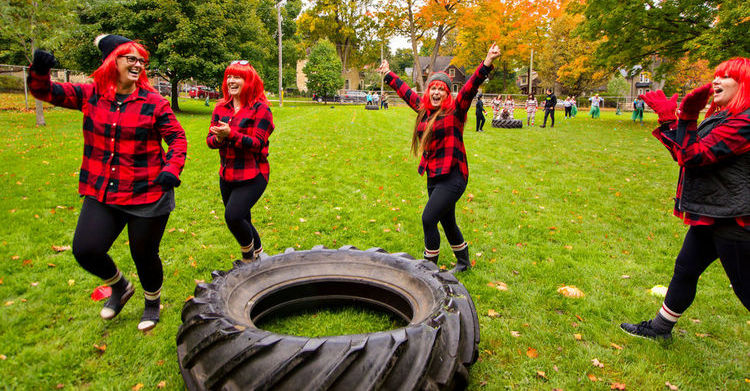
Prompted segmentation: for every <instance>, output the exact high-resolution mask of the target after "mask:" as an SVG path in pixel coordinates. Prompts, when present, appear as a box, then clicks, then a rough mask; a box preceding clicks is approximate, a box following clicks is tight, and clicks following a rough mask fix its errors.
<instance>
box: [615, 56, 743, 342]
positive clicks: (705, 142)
mask: <svg viewBox="0 0 750 391" xmlns="http://www.w3.org/2000/svg"><path fill="white" fill-rule="evenodd" d="M711 94H713V95H714V98H713V102H712V103H711V106H710V107H709V109H708V112H707V113H706V118H705V119H704V120H703V122H701V123H700V125H698V121H697V120H698V117H699V116H700V112H701V110H703V108H704V107H706V103H707V102H708V99H709V97H710V96H711ZM641 97H642V98H643V100H644V101H645V102H646V104H648V105H649V107H651V108H652V109H653V110H654V112H655V113H656V114H657V115H658V116H659V117H658V118H659V127H657V128H656V129H655V130H654V132H653V135H654V137H656V138H657V139H658V140H659V141H661V143H662V144H664V146H665V147H666V148H667V150H669V152H670V154H671V155H672V157H673V158H674V160H676V161H677V164H678V165H679V166H680V175H679V179H678V182H677V196H676V197H675V207H674V214H675V216H677V217H679V218H681V219H682V221H683V222H684V223H685V224H687V225H689V226H690V228H688V231H687V233H686V234H685V240H684V242H683V244H682V249H681V250H680V252H679V254H678V255H677V259H676V260H675V266H674V273H673V274H672V280H671V281H670V283H669V289H668V290H667V295H666V297H665V298H664V302H663V303H662V305H661V308H660V309H659V311H658V312H657V314H656V316H655V317H654V318H653V319H650V320H645V321H642V322H640V323H636V324H632V323H622V324H621V325H620V327H621V328H622V330H624V331H625V332H627V333H629V334H631V335H635V336H638V337H646V338H653V339H668V338H671V336H672V329H673V328H674V326H675V324H676V323H677V321H678V320H679V319H680V317H681V316H682V315H683V314H684V312H685V311H686V310H687V309H688V307H690V305H691V304H692V303H693V300H694V299H695V295H696V291H697V286H698V279H699V278H700V276H701V274H703V272H704V271H705V270H706V268H707V267H708V266H709V265H710V264H711V263H713V262H714V261H715V260H716V258H718V259H719V260H721V265H722V266H723V267H724V272H725V273H726V274H727V277H729V282H730V283H731V284H732V289H733V290H734V293H735V295H737V297H738V298H739V299H740V302H741V303H742V305H744V306H745V308H747V309H748V310H750V278H748V276H750V192H748V183H750V137H748V136H749V135H750V59H748V58H742V57H737V58H733V59H731V60H728V61H724V62H722V63H721V64H719V65H718V66H717V67H716V69H715V72H714V79H713V81H712V82H711V83H708V84H705V85H703V86H701V87H698V88H696V89H694V90H693V91H691V92H690V93H688V94H687V96H685V98H684V99H683V100H682V102H681V103H680V106H679V107H680V109H679V110H676V109H677V94H674V96H672V98H671V99H669V100H667V98H666V96H664V92H662V91H661V90H657V91H653V92H648V93H646V94H644V95H641Z"/></svg>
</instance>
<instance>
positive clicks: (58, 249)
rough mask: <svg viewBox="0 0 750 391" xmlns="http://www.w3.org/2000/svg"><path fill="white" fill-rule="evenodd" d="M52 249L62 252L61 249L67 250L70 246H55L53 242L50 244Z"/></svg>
mask: <svg viewBox="0 0 750 391" xmlns="http://www.w3.org/2000/svg"><path fill="white" fill-rule="evenodd" d="M52 250H54V251H55V252H58V253H61V252H63V251H68V250H70V246H55V245H54V244H53V245H52Z"/></svg>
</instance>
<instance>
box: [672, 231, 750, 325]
mask: <svg viewBox="0 0 750 391" xmlns="http://www.w3.org/2000/svg"><path fill="white" fill-rule="evenodd" d="M739 229H741V228H739ZM722 236H724V235H721V236H719V235H717V231H716V229H715V228H714V227H713V226H693V227H690V229H689V230H688V232H687V234H686V235H685V241H684V242H683V243H682V249H681V250H680V254H679V255H678V256H677V260H676V261H675V265H674V274H673V275H672V281H671V282H670V283H669V290H668V291H667V297H666V298H665V299H664V304H665V305H666V306H667V307H668V308H669V309H670V310H672V311H674V312H677V313H680V314H681V313H683V312H685V310H686V309H687V308H688V307H689V306H690V304H692V303H693V299H695V291H696V287H697V286H698V278H699V277H700V275H701V274H702V273H703V271H705V270H706V268H707V267H708V266H709V265H710V264H711V263H712V262H713V261H715V260H716V258H719V259H720V260H721V265H722V266H723V267H724V272H726V274H727V277H729V282H731V283H732V288H733V289H734V294H735V295H737V297H738V298H739V299H740V302H742V305H744V306H745V308H747V309H748V310H750V240H736V239H728V238H725V237H722Z"/></svg>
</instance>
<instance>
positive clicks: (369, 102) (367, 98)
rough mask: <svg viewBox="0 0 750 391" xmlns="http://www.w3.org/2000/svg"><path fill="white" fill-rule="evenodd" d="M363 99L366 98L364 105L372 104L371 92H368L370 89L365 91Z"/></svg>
mask: <svg viewBox="0 0 750 391" xmlns="http://www.w3.org/2000/svg"><path fill="white" fill-rule="evenodd" d="M365 100H366V101H365V105H366V106H369V105H371V104H372V94H371V93H370V91H367V96H365Z"/></svg>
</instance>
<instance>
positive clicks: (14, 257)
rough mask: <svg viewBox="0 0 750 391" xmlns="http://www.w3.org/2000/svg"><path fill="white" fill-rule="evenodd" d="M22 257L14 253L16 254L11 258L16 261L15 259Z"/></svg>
mask: <svg viewBox="0 0 750 391" xmlns="http://www.w3.org/2000/svg"><path fill="white" fill-rule="evenodd" d="M20 258H21V257H19V256H18V255H14V256H12V257H10V259H12V260H14V261H15V260H17V259H20Z"/></svg>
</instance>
